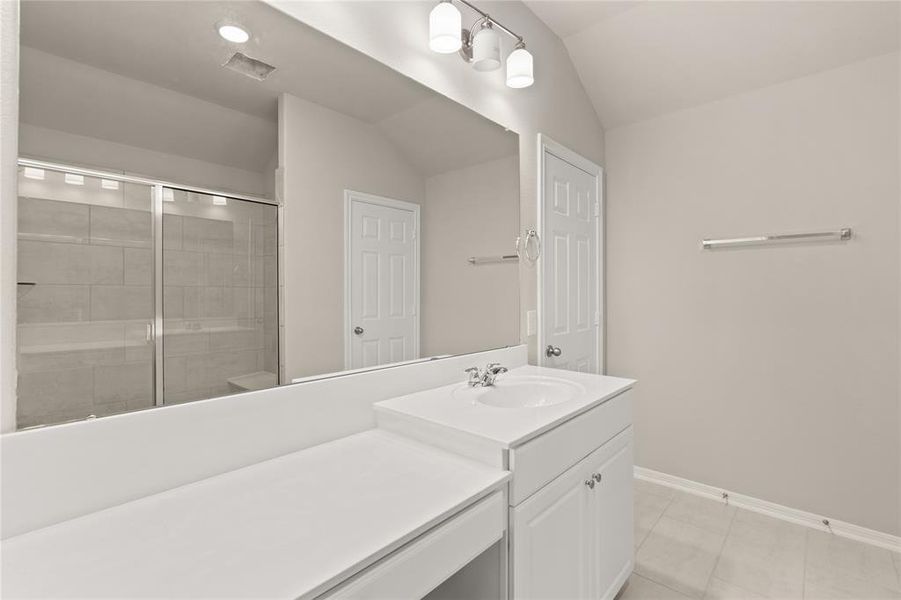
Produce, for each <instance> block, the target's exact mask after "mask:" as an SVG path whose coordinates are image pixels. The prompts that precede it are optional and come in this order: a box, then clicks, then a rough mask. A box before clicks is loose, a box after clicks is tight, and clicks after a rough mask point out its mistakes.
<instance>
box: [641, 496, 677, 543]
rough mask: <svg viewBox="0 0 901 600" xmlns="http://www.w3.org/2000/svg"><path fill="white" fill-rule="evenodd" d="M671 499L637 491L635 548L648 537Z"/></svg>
mask: <svg viewBox="0 0 901 600" xmlns="http://www.w3.org/2000/svg"><path fill="white" fill-rule="evenodd" d="M669 503H670V499H669V498H666V497H664V496H656V495H654V494H647V493H645V492H642V491H639V490H636V491H635V547H636V548H638V547H639V546H641V543H642V542H643V541H644V540H645V538H647V537H648V534H649V533H650V532H651V528H652V527H654V524H655V523H656V522H657V520H658V519H659V518H660V515H662V514H663V511H664V510H666V507H667V505H668V504H669Z"/></svg>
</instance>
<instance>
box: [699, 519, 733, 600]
mask: <svg viewBox="0 0 901 600" xmlns="http://www.w3.org/2000/svg"><path fill="white" fill-rule="evenodd" d="M723 504H725V505H726V506H729V503H728V502H724V503H723ZM737 515H738V509H736V510H735V512H734V513H732V518H731V519H729V527H727V528H726V535H724V536H723V542H722V543H721V544H720V551H719V552H718V553H717V555H716V560H715V561H714V563H713V569H711V571H710V575H709V576H708V577H707V585H705V586H704V592H703V594H702V596H701V597H702V598H703V597H705V596H707V592H708V591H709V590H710V583H711V582H712V581H713V576H714V574H715V573H716V569H717V567H719V566H720V559H721V558H722V557H723V550H725V548H726V541H727V540H728V539H729V534H731V533H732V525H733V524H734V523H735V517H736V516H737Z"/></svg>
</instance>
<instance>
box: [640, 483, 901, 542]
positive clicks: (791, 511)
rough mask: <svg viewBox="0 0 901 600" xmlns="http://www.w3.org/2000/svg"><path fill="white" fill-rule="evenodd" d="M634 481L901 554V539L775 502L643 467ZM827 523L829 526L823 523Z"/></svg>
mask: <svg viewBox="0 0 901 600" xmlns="http://www.w3.org/2000/svg"><path fill="white" fill-rule="evenodd" d="M635 478H636V479H642V480H644V481H649V482H651V483H656V484H659V485H663V486H666V487H669V488H673V489H677V490H680V491H683V492H687V493H689V494H694V495H696V496H703V497H705V498H711V499H714V500H719V501H721V502H724V501H726V500H725V498H724V496H723V494H726V495H728V502H729V504H730V505H732V506H737V507H738V508H744V509H746V510H750V511H754V512H757V513H761V514H764V515H767V516H770V517H774V518H776V519H781V520H783V521H788V522H790V523H795V524H797V525H804V526H806V527H810V528H812V529H818V530H820V531H826V532H831V533H833V534H835V535H838V536H841V537H846V538H849V539H852V540H856V541H858V542H864V543H866V544H872V545H874V546H879V547H880V548H885V549H887V550H892V551H894V552H901V537H899V536H897V535H892V534H890V533H884V532H882V531H876V530H875V529H867V528H866V527H861V526H860V525H854V524H852V523H846V522H844V521H839V520H838V519H831V518H828V517H824V516H823V515H816V514H814V513H810V512H807V511H803V510H798V509H796V508H789V507H788V506H782V505H781V504H776V503H775V502H768V501H767V500H761V499H759V498H754V497H752V496H746V495H744V494H739V493H737V492H730V491H729V490H724V489H722V488H717V487H713V486H711V485H707V484H704V483H698V482H697V481H691V480H690V479H683V478H682V477H676V476H675V475H668V474H666V473H661V472H660V471H653V470H651V469H645V468H644V467H635ZM827 519H828V523H829V524H828V525H826V524H825V523H824V522H823V521H824V520H827Z"/></svg>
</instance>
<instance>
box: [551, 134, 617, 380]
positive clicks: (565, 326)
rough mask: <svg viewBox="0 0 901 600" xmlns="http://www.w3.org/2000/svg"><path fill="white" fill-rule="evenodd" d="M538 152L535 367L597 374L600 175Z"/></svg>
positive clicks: (598, 343) (598, 363)
mask: <svg viewBox="0 0 901 600" xmlns="http://www.w3.org/2000/svg"><path fill="white" fill-rule="evenodd" d="M542 151H543V165H544V166H543V169H544V170H543V174H542V175H543V190H542V208H541V210H542V227H541V236H542V254H541V310H540V328H541V332H540V333H541V336H540V338H539V344H540V347H539V348H538V352H539V355H540V360H541V362H540V364H542V365H544V366H548V367H555V368H560V369H569V370H572V371H580V372H585V373H600V372H601V360H600V356H599V353H600V327H601V307H600V298H599V297H600V292H599V285H598V282H599V278H600V265H599V253H598V245H599V243H600V231H601V228H600V219H601V214H602V211H601V203H600V199H599V198H598V191H599V176H600V174H599V172H595V173H589V172H588V171H586V170H584V169H582V168H580V167H578V166H575V165H574V164H572V163H571V162H569V161H567V160H564V159H562V158H560V157H558V156H557V155H556V154H554V153H552V152H550V151H549V150H547V149H546V148H543V150H542ZM548 347H550V348H548ZM549 350H550V351H549Z"/></svg>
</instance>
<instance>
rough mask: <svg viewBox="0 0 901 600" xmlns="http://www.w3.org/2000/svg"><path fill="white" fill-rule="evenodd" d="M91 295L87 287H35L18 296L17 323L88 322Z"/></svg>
mask: <svg viewBox="0 0 901 600" xmlns="http://www.w3.org/2000/svg"><path fill="white" fill-rule="evenodd" d="M90 315H91V292H90V287H89V286H86V285H36V286H33V287H31V288H27V289H26V290H25V291H23V292H22V293H20V296H19V300H18V313H17V315H16V316H17V319H18V322H19V323H60V322H68V321H88V320H90Z"/></svg>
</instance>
